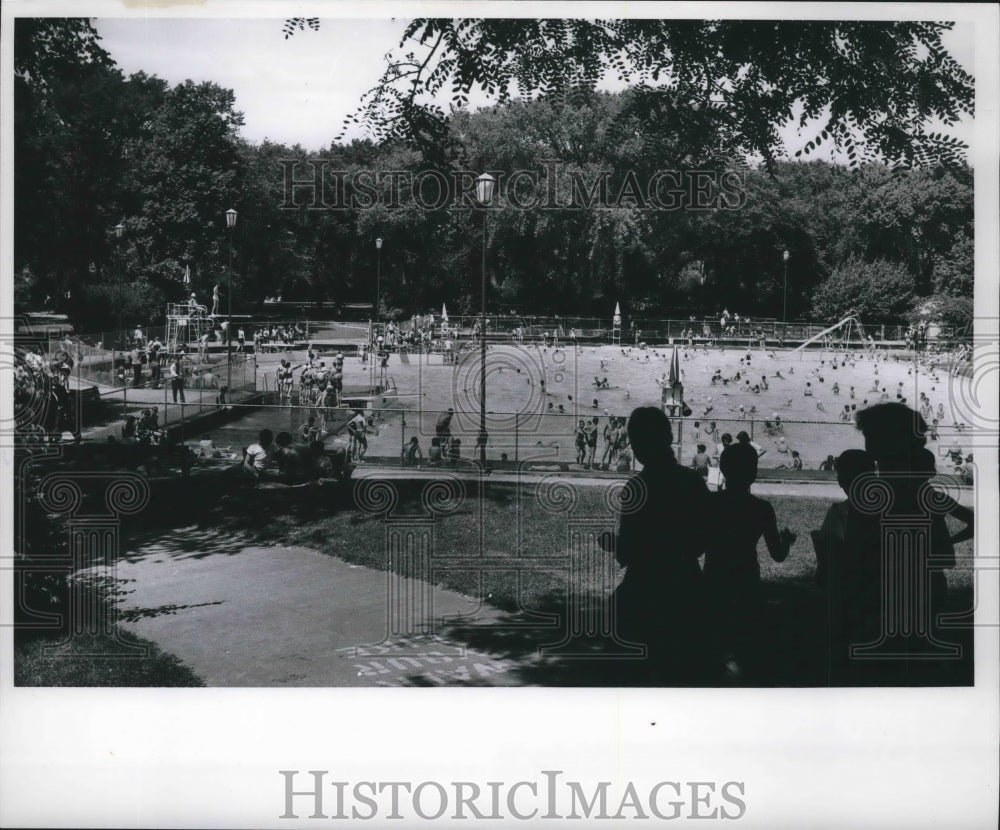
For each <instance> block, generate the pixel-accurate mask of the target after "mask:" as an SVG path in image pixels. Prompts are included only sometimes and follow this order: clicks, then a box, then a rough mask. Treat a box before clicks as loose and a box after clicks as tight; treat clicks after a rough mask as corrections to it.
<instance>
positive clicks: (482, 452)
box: [479, 210, 486, 470]
mask: <svg viewBox="0 0 1000 830" xmlns="http://www.w3.org/2000/svg"><path fill="white" fill-rule="evenodd" d="M482 294H483V297H482V299H483V305H482V313H481V315H480V319H479V336H480V337H481V338H482V340H481V341H480V348H479V441H480V443H479V462H480V464H481V465H482V467H483V469H484V470H485V469H486V211H485V210H483V290H482Z"/></svg>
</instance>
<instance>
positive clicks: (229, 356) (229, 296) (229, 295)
mask: <svg viewBox="0 0 1000 830" xmlns="http://www.w3.org/2000/svg"><path fill="white" fill-rule="evenodd" d="M226 304H227V305H228V307H229V308H228V311H227V314H226V318H227V322H226V402H227V403H228V401H229V396H230V395H232V394H233V229H232V228H230V229H229V290H228V291H226Z"/></svg>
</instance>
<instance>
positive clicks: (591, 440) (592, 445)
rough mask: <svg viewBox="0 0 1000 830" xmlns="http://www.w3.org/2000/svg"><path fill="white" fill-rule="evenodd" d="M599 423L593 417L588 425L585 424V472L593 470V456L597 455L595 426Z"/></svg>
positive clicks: (595, 417) (596, 418)
mask: <svg viewBox="0 0 1000 830" xmlns="http://www.w3.org/2000/svg"><path fill="white" fill-rule="evenodd" d="M598 423H599V419H598V417H597V416H596V415H595V416H594V417H593V419H591V421H590V423H589V424H587V426H586V430H587V460H586V462H585V463H584V465H583V467H584V469H586V470H592V469H594V455H595V454H596V453H597V425H598Z"/></svg>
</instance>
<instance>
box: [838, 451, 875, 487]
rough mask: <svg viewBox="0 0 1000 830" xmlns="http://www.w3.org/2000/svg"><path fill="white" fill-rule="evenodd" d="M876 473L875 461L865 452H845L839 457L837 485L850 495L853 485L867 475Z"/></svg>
mask: <svg viewBox="0 0 1000 830" xmlns="http://www.w3.org/2000/svg"><path fill="white" fill-rule="evenodd" d="M873 472H875V459H874V458H872V457H871V456H870V455H869V454H868V453H866V452H865V451H864V450H844V451H843V452H842V453H841V454H840V455H838V456H837V484H839V485H840V489H841V490H843V491H844V492H845V493H847V494H848V495H850V491H851V485H852V484H853V483H854V481H855V480H856V479H857V478H858V477H859V476H862V475H864V474H865V473H873Z"/></svg>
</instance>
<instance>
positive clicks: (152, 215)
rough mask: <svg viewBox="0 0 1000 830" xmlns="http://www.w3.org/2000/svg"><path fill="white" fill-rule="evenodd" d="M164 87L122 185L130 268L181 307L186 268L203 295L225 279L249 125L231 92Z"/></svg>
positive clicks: (187, 86)
mask: <svg viewBox="0 0 1000 830" xmlns="http://www.w3.org/2000/svg"><path fill="white" fill-rule="evenodd" d="M135 80H145V78H144V77H143V78H136V79H135ZM158 83H159V84H160V85H161V96H160V100H159V103H158V106H156V107H155V108H153V109H150V110H147V111H146V113H145V119H144V121H143V124H142V129H141V131H140V133H139V135H138V136H137V137H136V138H135V140H134V141H133V142H132V143H131V145H130V147H129V160H130V164H129V166H128V169H127V172H126V175H125V177H124V183H123V187H124V190H125V191H126V194H125V197H124V200H125V210H124V213H125V220H124V224H125V226H126V235H127V238H128V243H127V250H128V257H129V259H128V268H129V272H130V275H131V276H132V277H133V278H137V277H139V276H143V277H145V278H146V279H148V280H149V281H150V282H151V283H152V284H154V285H156V286H158V287H159V288H160V289H161V290H162V291H163V292H164V293H165V295H166V296H167V299H168V300H173V301H178V300H180V299H181V293H182V291H183V284H182V277H183V273H184V268H185V267H190V269H191V274H192V283H191V285H192V288H193V289H194V290H196V291H198V292H199V293H201V294H202V295H204V294H205V292H209V291H210V290H211V286H212V285H213V284H215V283H216V282H218V281H219V280H220V278H221V276H222V274H224V272H225V271H224V269H225V268H226V265H227V245H226V234H227V231H226V220H225V211H226V210H227V209H228V208H229V207H231V206H232V205H233V204H234V203H235V201H236V197H237V195H238V188H237V179H238V176H239V174H240V171H241V158H240V156H239V153H238V149H237V140H236V130H237V129H238V127H239V126H240V125H241V124H242V123H243V117H242V114H241V113H239V112H238V111H236V110H235V98H234V95H233V93H232V91H231V90H227V89H223V88H221V87H219V86H217V85H215V84H212V83H194V82H193V81H185V82H183V83H181V84H178V85H177V86H175V87H172V88H171V87H169V86H168V85H167V84H166V83H165V82H163V81H158ZM237 228H240V225H239V224H238V225H237Z"/></svg>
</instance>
